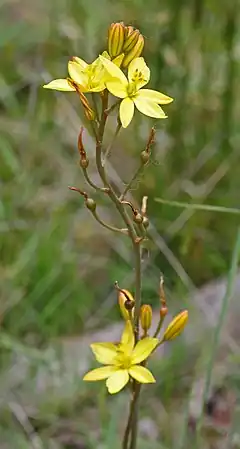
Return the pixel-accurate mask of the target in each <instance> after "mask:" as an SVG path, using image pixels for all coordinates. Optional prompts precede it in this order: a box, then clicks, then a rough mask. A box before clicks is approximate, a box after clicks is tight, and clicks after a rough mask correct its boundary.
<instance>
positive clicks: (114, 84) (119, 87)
mask: <svg viewBox="0 0 240 449" xmlns="http://www.w3.org/2000/svg"><path fill="white" fill-rule="evenodd" d="M106 86H107V89H108V90H109V92H111V94H112V95H114V96H115V97H118V98H125V97H126V96H127V89H126V86H124V85H123V84H122V83H121V82H119V81H118V80H117V79H113V81H106Z"/></svg>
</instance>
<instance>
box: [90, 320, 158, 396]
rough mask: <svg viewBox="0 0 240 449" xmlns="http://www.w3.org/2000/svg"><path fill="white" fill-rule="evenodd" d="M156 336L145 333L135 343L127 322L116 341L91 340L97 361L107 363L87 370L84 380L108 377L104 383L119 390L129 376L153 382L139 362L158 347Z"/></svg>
mask: <svg viewBox="0 0 240 449" xmlns="http://www.w3.org/2000/svg"><path fill="white" fill-rule="evenodd" d="M158 343H159V340H158V339H157V338H151V337H146V338H143V339H142V340H140V341H138V342H137V344H136V345H135V338H134V333H133V329H132V324H131V322H130V320H129V321H127V322H126V324H125V328H124V331H123V334H122V338H121V342H120V343H119V344H113V343H93V344H92V345H91V348H92V351H93V353H94V355H95V357H96V359H97V361H98V362H100V363H102V364H104V365H107V366H104V367H101V368H96V369H94V370H92V371H89V372H88V373H87V374H86V375H85V376H84V378H83V380H87V381H97V380H103V379H107V381H106V385H107V389H108V391H109V393H111V394H114V393H118V392H119V391H120V390H122V388H124V387H125V385H126V384H127V383H128V381H129V378H130V377H132V378H133V379H135V380H137V381H138V382H140V383H153V382H155V379H154V377H153V375H152V373H151V372H150V371H149V370H148V369H147V368H145V367H144V366H141V363H142V362H143V361H144V360H146V359H147V358H148V357H149V355H150V354H151V353H152V351H153V350H154V349H155V348H156V347H157V345H158Z"/></svg>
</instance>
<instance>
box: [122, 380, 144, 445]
mask: <svg viewBox="0 0 240 449" xmlns="http://www.w3.org/2000/svg"><path fill="white" fill-rule="evenodd" d="M136 387H137V388H135V390H134V391H133V394H132V399H131V403H130V410H129V416H128V422H127V426H126V429H125V432H124V437H123V444H122V449H128V442H129V437H130V434H131V431H132V424H133V422H134V417H135V416H136V414H135V409H136V404H137V401H138V397H139V393H140V389H141V384H137V383H136ZM135 430H136V429H135ZM134 434H135V432H134ZM135 439H136V437H134V440H135ZM131 443H132V439H131Z"/></svg>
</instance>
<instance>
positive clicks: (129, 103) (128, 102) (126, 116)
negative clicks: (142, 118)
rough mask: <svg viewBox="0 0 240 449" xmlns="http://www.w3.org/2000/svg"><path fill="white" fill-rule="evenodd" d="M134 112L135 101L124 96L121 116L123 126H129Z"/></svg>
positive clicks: (120, 109) (120, 111)
mask: <svg viewBox="0 0 240 449" xmlns="http://www.w3.org/2000/svg"><path fill="white" fill-rule="evenodd" d="M133 114H134V102H133V100H132V99H131V98H128V97H127V98H124V99H123V100H122V102H121V104H120V108H119V116H120V120H121V123H122V126H123V128H127V126H128V125H129V123H130V122H131V120H132V118H133Z"/></svg>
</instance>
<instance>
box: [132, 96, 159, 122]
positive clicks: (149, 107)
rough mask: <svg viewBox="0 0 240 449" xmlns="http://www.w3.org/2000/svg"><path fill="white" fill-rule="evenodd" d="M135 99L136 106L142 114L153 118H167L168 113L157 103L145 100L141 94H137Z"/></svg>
mask: <svg viewBox="0 0 240 449" xmlns="http://www.w3.org/2000/svg"><path fill="white" fill-rule="evenodd" d="M133 101H134V104H135V106H136V108H137V109H138V110H139V111H140V112H142V114H145V115H148V116H149V117H153V118H167V116H166V114H165V113H164V111H163V110H162V108H161V107H160V106H159V105H158V104H157V103H155V102H153V101H148V100H145V99H143V98H141V97H140V96H139V95H137V96H136V97H135V98H134V100H133Z"/></svg>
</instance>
